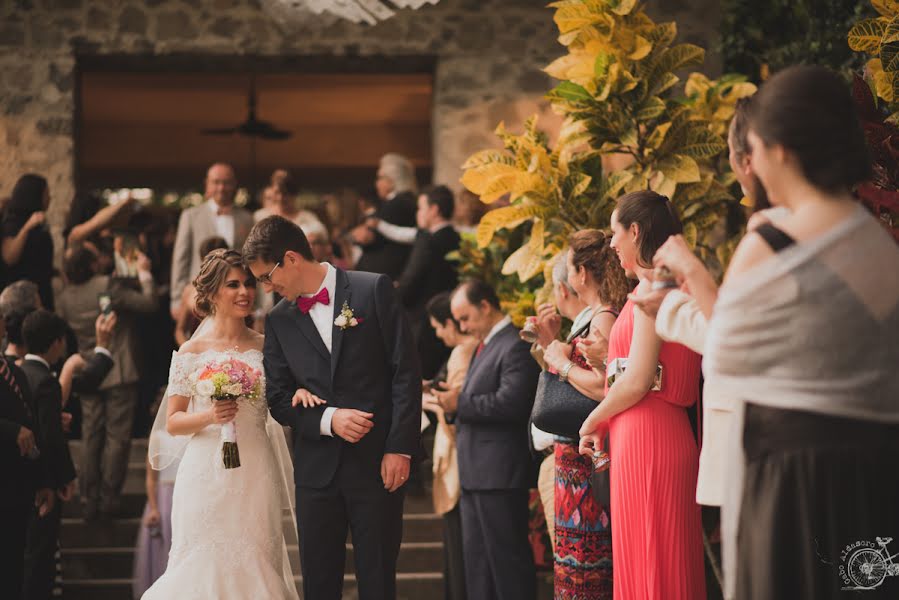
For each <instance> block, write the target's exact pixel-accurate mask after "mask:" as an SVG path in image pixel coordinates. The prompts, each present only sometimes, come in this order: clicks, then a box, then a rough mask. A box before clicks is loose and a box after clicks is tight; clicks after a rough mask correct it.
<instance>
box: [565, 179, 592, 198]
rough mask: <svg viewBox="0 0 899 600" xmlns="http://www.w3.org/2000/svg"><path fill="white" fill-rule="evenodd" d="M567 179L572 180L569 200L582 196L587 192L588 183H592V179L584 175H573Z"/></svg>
mask: <svg viewBox="0 0 899 600" xmlns="http://www.w3.org/2000/svg"><path fill="white" fill-rule="evenodd" d="M569 179H572V180H574V181H573V183H572V187H571V192H570V193H569V194H568V197H569V198H577V197H578V196H580V195H582V194H583V193H584V192H586V191H587V188H589V187H590V183H591V182H592V181H593V178H592V177H590V176H589V175H587V174H586V173H575V174H573V175H572V176H571V177H570V178H569Z"/></svg>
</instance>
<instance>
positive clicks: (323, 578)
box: [243, 217, 421, 600]
mask: <svg viewBox="0 0 899 600" xmlns="http://www.w3.org/2000/svg"><path fill="white" fill-rule="evenodd" d="M243 256H244V261H245V262H246V264H247V265H248V267H249V268H250V270H251V271H252V272H253V275H255V277H256V279H257V281H259V282H260V283H261V284H262V285H263V286H264V287H265V291H266V292H268V293H271V292H273V291H274V292H277V293H278V294H279V295H281V296H282V297H283V298H284V299H283V300H281V302H280V303H278V305H277V306H275V308H273V309H272V311H271V312H270V313H269V315H268V317H267V318H266V321H265V346H264V353H265V361H264V364H265V375H266V379H267V384H266V385H267V390H266V397H267V399H268V404H269V408H270V410H271V413H272V416H273V417H274V418H275V419H276V420H277V421H278V422H279V423H281V424H282V425H288V426H290V427H292V428H293V430H294V469H295V476H294V479H295V482H296V486H297V494H296V496H297V518H298V528H299V538H300V562H301V565H302V569H303V596H304V598H305V599H306V600H331V599H334V600H337V599H339V598H340V597H341V594H342V587H343V568H344V560H345V554H346V546H345V544H346V539H347V527H349V530H350V532H352V538H353V553H354V558H355V562H356V580H357V583H358V589H359V598H360V599H362V600H367V599H371V600H376V599H377V600H381V599H384V600H389V599H392V598H395V597H396V560H397V555H398V554H399V549H400V540H401V538H402V533H403V497H404V490H403V485H404V484H405V483H406V481H407V480H408V477H409V462H410V459H411V455H412V454H413V453H415V451H416V450H417V449H418V447H419V443H420V442H419V435H420V433H419V427H420V423H421V377H420V375H419V367H418V360H417V357H416V355H415V350H414V348H415V344H414V343H413V341H412V337H411V334H410V331H409V325H408V323H407V322H406V320H405V317H404V315H403V311H402V309H401V307H400V305H399V303H398V301H397V299H396V296H395V295H394V291H393V285H392V283H391V281H390V279H389V278H387V277H386V276H384V275H377V274H374V273H362V272H346V271H343V270H340V269H336V268H334V267H333V266H331V265H330V264H327V263H318V262H316V261H315V260H314V259H313V257H312V251H311V250H310V247H309V242H308V241H307V240H306V236H305V235H303V231H302V230H301V229H300V228H299V227H298V226H297V225H295V224H294V223H292V222H290V221H288V220H287V219H284V218H282V217H269V218H267V219H264V220H262V221H260V222H259V223H257V224H256V226H255V227H253V230H252V231H251V232H250V235H249V237H248V238H247V240H246V243H245V244H244V246H243ZM310 393H311V394H314V395H315V396H317V397H319V398H321V399H323V400H325V401H326V402H327V404H324V405H321V406H316V407H314V408H303V407H302V405H299V406H294V404H295V399H298V398H300V397H302V396H303V395H306V394H310Z"/></svg>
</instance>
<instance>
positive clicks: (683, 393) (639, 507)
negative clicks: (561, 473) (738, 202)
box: [580, 191, 706, 600]
mask: <svg viewBox="0 0 899 600" xmlns="http://www.w3.org/2000/svg"><path fill="white" fill-rule="evenodd" d="M680 232H681V225H680V220H679V219H678V217H677V215H676V213H675V210H674V208H673V206H672V205H671V203H670V202H669V201H668V199H667V198H665V197H664V196H660V195H659V194H656V193H655V192H651V191H640V192H633V193H631V194H627V195H625V196H623V197H622V198H621V199H620V200H619V201H618V206H617V208H616V210H615V212H614V213H612V234H613V235H612V247H613V248H615V250H616V251H617V252H618V257H619V259H620V260H621V266H622V267H623V268H624V270H625V271H626V272H627V273H628V275H629V276H631V277H634V278H638V279H639V280H640V284H639V286H638V288H637V289H638V290H639V291H644V290H643V289H642V288H644V287H647V288H648V287H649V286H651V285H652V283H651V281H650V280H649V277H650V276H651V268H652V267H651V265H652V257H653V255H654V254H655V252H656V250H657V249H658V248H659V247H660V246H661V245H662V244H663V243H664V242H665V240H666V239H667V238H668V237H669V236H670V235H673V234H676V233H680ZM614 359H626V360H627V370H626V371H625V372H624V373H623V374H621V375H619V376H618V377H617V378H616V379H615V382H614V385H613V386H611V387H609V388H608V389H607V391H606V396H605V398H604V399H603V401H602V402H600V403H599V405H598V406H597V407H596V409H595V410H594V411H593V412H592V413H591V414H590V416H589V417H588V418H587V420H586V421H584V425H583V427H582V428H581V432H580V433H581V436H582V438H581V444H580V449H581V452H582V453H584V454H591V455H592V453H593V452H594V450H596V449H599V448H600V446H601V444H602V440H603V438H604V437H605V434H606V432H608V435H609V455H610V457H611V460H612V462H611V467H610V471H609V475H610V484H611V509H612V515H613V516H614V526H613V527H612V554H613V556H614V557H615V585H614V588H615V589H614V598H615V600H652V599H660V600H661V599H664V600H699V599H704V598H705V597H706V592H705V574H704V567H703V548H702V523H701V516H700V508H699V505H697V504H696V499H695V497H696V476H697V472H698V469H699V451H698V449H697V446H696V440H695V438H694V436H693V432H692V429H691V428H690V423H689V420H688V418H687V413H686V410H685V408H686V407H688V406H690V405H692V404H693V403H694V402H696V400H697V398H698V396H699V373H700V356H699V355H698V354H696V353H694V352H692V351H690V350H688V349H687V348H686V347H684V346H682V345H680V344H671V343H662V341H661V339H660V338H659V337H658V336H657V335H656V333H655V322H654V321H653V320H652V318H650V317H648V316H647V315H645V314H644V313H642V312H640V311H639V310H637V311H635V310H634V305H633V302H632V301H628V302H627V304H625V306H624V309H623V310H622V312H621V316H620V317H618V320H617V321H616V322H615V325H614V327H613V328H612V332H611V338H610V340H609V355H608V361H609V364H610V365H611V364H612V361H613V360H614ZM658 365H661V366H662V374H661V386H659V385H658V382H657V367H658ZM658 387H660V388H661V389H657V390H654V389H653V388H658Z"/></svg>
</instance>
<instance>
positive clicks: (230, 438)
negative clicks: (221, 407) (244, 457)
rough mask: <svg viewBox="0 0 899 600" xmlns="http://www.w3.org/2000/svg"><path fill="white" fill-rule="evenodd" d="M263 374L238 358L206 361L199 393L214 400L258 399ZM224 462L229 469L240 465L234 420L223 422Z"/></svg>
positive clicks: (197, 388) (260, 393) (199, 375)
mask: <svg viewBox="0 0 899 600" xmlns="http://www.w3.org/2000/svg"><path fill="white" fill-rule="evenodd" d="M261 375H262V374H261V373H260V372H259V371H258V370H257V369H254V368H253V367H251V366H250V365H248V364H247V363H245V362H242V361H239V360H237V359H235V358H229V359H227V360H224V361H214V362H210V363H207V364H206V366H204V367H203V369H202V370H201V371H200V372H199V374H198V375H197V379H196V386H195V391H196V394H197V395H198V396H202V397H205V398H211V399H212V400H214V401H220V400H237V399H239V398H243V399H246V400H250V401H252V400H256V399H258V398H259V397H260V396H261V395H262V385H261V381H262V376H261ZM222 461H223V462H224V465H225V468H226V469H234V468H236V467H239V466H240V453H239V452H238V450H237V427H236V426H235V424H234V421H232V422H230V423H225V424H224V425H222Z"/></svg>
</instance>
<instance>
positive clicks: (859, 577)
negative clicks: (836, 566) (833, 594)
mask: <svg viewBox="0 0 899 600" xmlns="http://www.w3.org/2000/svg"><path fill="white" fill-rule="evenodd" d="M874 539H875V540H876V541H877V544H874V543H872V542H869V541H858V542H854V543H852V544H849V545H848V546H846V548H844V549H843V552H842V553H841V554H840V561H841V563H842V564H840V579H842V580H843V588H842V589H843V590H845V591H849V590H873V589H874V588H876V587H878V586H880V584H882V583H883V582H884V580H885V579H886V578H887V577H899V563H894V562H893V559H894V558H896V557H897V556H899V552H897V553H896V554H893V555H891V554H890V552H889V550H887V545H888V544H889V543H890V542H892V541H893V538H890V537H887V538H881V537H877V538H874ZM878 546H880V548H879V549H878Z"/></svg>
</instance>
